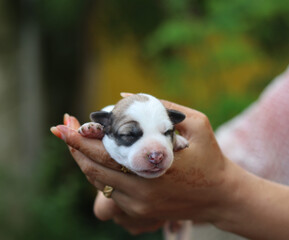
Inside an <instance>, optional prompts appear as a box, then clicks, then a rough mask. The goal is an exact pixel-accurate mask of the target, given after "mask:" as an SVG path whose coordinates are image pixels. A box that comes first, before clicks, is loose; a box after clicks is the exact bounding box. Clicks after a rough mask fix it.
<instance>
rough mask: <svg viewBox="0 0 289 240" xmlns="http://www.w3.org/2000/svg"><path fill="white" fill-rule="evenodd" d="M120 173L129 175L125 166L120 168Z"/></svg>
mask: <svg viewBox="0 0 289 240" xmlns="http://www.w3.org/2000/svg"><path fill="white" fill-rule="evenodd" d="M120 171H122V172H123V173H129V172H130V171H129V169H128V168H126V167H125V166H121V169H120Z"/></svg>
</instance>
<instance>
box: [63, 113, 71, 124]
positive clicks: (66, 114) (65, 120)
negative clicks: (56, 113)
mask: <svg viewBox="0 0 289 240" xmlns="http://www.w3.org/2000/svg"><path fill="white" fill-rule="evenodd" d="M63 123H64V125H66V126H69V124H70V116H69V114H68V113H65V114H64V117H63Z"/></svg>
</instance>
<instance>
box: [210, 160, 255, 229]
mask: <svg viewBox="0 0 289 240" xmlns="http://www.w3.org/2000/svg"><path fill="white" fill-rule="evenodd" d="M252 177H254V176H253V175H251V174H250V173H248V172H247V171H245V170H244V169H242V168H241V167H239V166H238V165H236V164H235V163H233V162H232V161H230V160H228V159H227V162H226V165H225V168H224V171H223V172H222V176H221V184H220V185H219V186H218V187H217V193H216V196H217V200H216V204H215V209H214V211H213V212H214V220H213V221H212V224H214V225H215V226H216V227H218V228H220V229H222V230H225V231H229V232H236V229H235V227H236V225H238V224H239V221H240V219H239V218H240V215H241V214H240V211H241V207H243V205H244V203H245V202H246V201H247V200H246V199H245V197H248V196H249V195H250V193H248V191H250V188H248V187H247V186H248V185H250V183H249V182H250V181H252V179H251V178H252Z"/></svg>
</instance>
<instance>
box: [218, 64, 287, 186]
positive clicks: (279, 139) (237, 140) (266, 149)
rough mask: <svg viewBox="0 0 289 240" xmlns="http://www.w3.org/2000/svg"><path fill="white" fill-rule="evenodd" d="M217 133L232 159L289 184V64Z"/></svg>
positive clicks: (223, 148) (246, 167) (245, 166)
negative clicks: (259, 94)
mask: <svg viewBox="0 0 289 240" xmlns="http://www.w3.org/2000/svg"><path fill="white" fill-rule="evenodd" d="M216 137H217V140H218V142H219V144H220V147H221V149H222V150H223V152H224V154H225V155H226V156H227V157H228V158H229V159H231V160H232V161H234V162H236V163H237V164H239V165H240V166H242V167H243V168H245V169H247V170H248V171H250V172H252V173H254V174H256V175H259V176H261V177H263V178H266V179H270V180H272V181H276V182H280V183H283V184H287V185H289V68H288V69H287V70H286V71H285V72H284V73H283V74H281V75H280V76H278V77H276V78H275V79H274V80H273V81H272V83H271V84H270V85H269V86H268V87H267V88H266V89H265V90H264V92H263V93H262V95H261V96H260V98H259V99H258V100H257V101H256V102H255V103H253V104H252V105H251V106H250V107H249V108H248V109H247V110H245V111H244V112H243V113H241V114H240V115H239V116H237V117H235V118H234V119H232V120H231V121H229V122H228V123H225V124H224V125H222V126H221V127H220V128H219V129H217V131H216Z"/></svg>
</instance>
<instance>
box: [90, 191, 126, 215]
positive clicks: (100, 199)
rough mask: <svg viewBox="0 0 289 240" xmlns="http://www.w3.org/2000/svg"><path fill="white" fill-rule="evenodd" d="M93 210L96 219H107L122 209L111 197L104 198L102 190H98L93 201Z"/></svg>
mask: <svg viewBox="0 0 289 240" xmlns="http://www.w3.org/2000/svg"><path fill="white" fill-rule="evenodd" d="M93 212H94V214H95V216H96V217H97V218H98V219H100V220H102V221H107V220H110V219H112V218H113V217H114V216H116V215H117V214H120V213H121V212H122V211H121V209H120V208H119V207H118V206H117V205H116V204H115V202H114V200H113V199H109V198H106V197H105V196H104V195H103V193H102V192H99V193H98V194H97V196H96V198H95V201H94V207H93Z"/></svg>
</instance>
